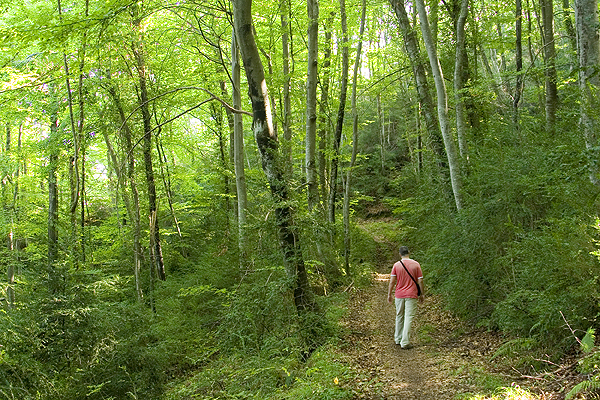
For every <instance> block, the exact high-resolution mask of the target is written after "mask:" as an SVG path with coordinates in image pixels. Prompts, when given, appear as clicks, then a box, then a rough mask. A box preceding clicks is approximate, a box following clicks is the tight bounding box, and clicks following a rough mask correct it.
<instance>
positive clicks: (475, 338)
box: [342, 274, 502, 400]
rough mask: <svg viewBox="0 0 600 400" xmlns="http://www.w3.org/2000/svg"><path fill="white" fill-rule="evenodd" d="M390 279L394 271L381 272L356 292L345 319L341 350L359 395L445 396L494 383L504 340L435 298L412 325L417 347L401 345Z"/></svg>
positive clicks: (401, 399) (390, 399) (402, 399)
mask: <svg viewBox="0 0 600 400" xmlns="http://www.w3.org/2000/svg"><path fill="white" fill-rule="evenodd" d="M388 280H389V275H385V274H377V275H376V276H375V277H374V280H373V285H372V286H371V287H370V288H369V289H368V290H358V291H355V292H354V293H353V297H352V299H351V307H350V312H349V314H348V316H347V317H346V318H345V322H344V323H345V325H346V328H347V331H348V332H349V334H348V335H347V339H346V343H345V346H343V349H342V351H343V356H344V358H345V360H346V362H347V363H348V364H349V365H351V366H352V367H353V368H354V369H355V370H356V376H358V377H359V378H358V380H357V381H356V382H352V383H350V385H352V386H354V390H355V392H356V393H357V395H356V397H357V398H360V399H369V400H370V399H386V400H396V399H397V400H413V399H414V400H444V399H454V398H456V395H457V394H461V393H476V392H478V391H479V390H481V388H482V387H485V386H486V385H490V386H491V385H493V383H494V382H489V383H488V382H485V381H484V380H485V379H491V378H490V377H493V376H494V375H491V374H490V373H488V371H487V369H488V365H489V363H490V361H489V359H490V356H491V355H492V354H493V353H494V352H495V351H496V350H497V349H498V347H499V346H500V345H501V344H502V339H501V338H500V337H499V336H498V335H496V334H494V333H490V332H486V331H483V330H480V329H475V328H473V327H467V326H465V325H464V324H463V323H461V322H460V321H459V320H457V319H456V318H454V317H453V316H452V315H451V314H450V313H449V312H447V311H445V310H443V308H442V306H441V305H440V302H439V299H438V298H436V297H433V296H429V297H427V298H426V300H425V302H424V304H421V305H419V309H418V311H417V315H416V317H415V321H414V324H413V335H412V337H413V340H412V341H413V343H414V344H415V347H414V348H413V349H410V350H403V349H401V348H400V346H398V345H396V344H395V343H394V341H393V333H394V306H393V305H392V304H389V303H387V287H388V286H387V285H388ZM498 379H499V378H498Z"/></svg>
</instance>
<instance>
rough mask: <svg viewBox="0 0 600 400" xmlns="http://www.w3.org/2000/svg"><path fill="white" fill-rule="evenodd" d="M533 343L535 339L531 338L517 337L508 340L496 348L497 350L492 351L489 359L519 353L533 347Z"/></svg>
mask: <svg viewBox="0 0 600 400" xmlns="http://www.w3.org/2000/svg"><path fill="white" fill-rule="evenodd" d="M534 344H535V340H534V339H532V338H518V339H513V340H509V341H508V342H506V343H504V344H503V345H502V346H500V347H499V348H498V350H496V352H495V353H494V355H493V356H492V357H491V359H490V360H494V359H495V358H498V357H502V356H506V355H513V354H515V353H519V352H521V351H527V350H531V349H532V348H533V345H534Z"/></svg>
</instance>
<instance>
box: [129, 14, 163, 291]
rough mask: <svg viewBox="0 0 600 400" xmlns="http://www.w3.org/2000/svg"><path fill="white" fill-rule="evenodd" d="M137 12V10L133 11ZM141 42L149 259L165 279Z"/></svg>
mask: <svg viewBox="0 0 600 400" xmlns="http://www.w3.org/2000/svg"><path fill="white" fill-rule="evenodd" d="M135 13H136V14H137V11H136V12H135ZM134 18H136V21H135V22H136V29H138V30H139V23H140V21H139V19H137V15H136V16H135V17H134ZM142 46H143V43H142V41H141V38H140V39H139V40H138V41H137V42H136V43H133V49H132V50H133V54H134V56H135V60H136V69H137V72H138V79H139V85H140V87H139V89H140V98H139V101H140V111H141V113H142V121H143V124H144V136H143V141H142V151H143V153H144V167H145V172H146V184H147V190H148V214H149V218H150V232H152V234H153V237H152V238H151V240H150V243H151V246H150V259H151V260H152V268H155V269H156V274H157V276H158V278H159V279H160V280H163V281H164V280H165V279H166V278H167V277H166V274H165V265H164V261H163V255H162V247H161V243H160V224H159V219H158V213H157V203H156V184H155V181H154V168H153V166H152V118H151V116H150V107H149V104H148V88H147V86H146V82H147V71H146V61H145V58H144V50H143V47H142Z"/></svg>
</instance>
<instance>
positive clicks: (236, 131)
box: [231, 31, 289, 264]
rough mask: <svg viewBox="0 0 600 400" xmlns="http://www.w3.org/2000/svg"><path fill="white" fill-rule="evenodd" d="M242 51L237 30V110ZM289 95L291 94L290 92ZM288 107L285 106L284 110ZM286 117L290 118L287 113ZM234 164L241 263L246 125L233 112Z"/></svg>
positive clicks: (239, 106)
mask: <svg viewBox="0 0 600 400" xmlns="http://www.w3.org/2000/svg"><path fill="white" fill-rule="evenodd" d="M239 55H240V51H239V48H238V44H237V38H236V36H235V31H234V32H233V35H232V38H231V79H232V86H233V89H232V105H233V108H235V109H236V110H241V109H242V94H241V92H240V87H241V86H240V85H241V83H240V82H241V66H240V57H239ZM288 96H289V94H288ZM285 109H286V107H285V106H284V110H285ZM284 118H288V117H287V114H286V116H285V117H284ZM286 127H287V124H286V122H285V121H284V123H283V132H284V135H285V132H286V129H287V128H286ZM233 165H234V169H235V187H236V194H237V213H238V248H239V250H240V264H242V263H243V262H244V254H245V250H246V207H247V203H248V197H247V192H246V173H245V170H244V125H243V121H242V114H240V113H234V114H233Z"/></svg>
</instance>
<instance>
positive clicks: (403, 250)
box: [399, 246, 410, 256]
mask: <svg viewBox="0 0 600 400" xmlns="http://www.w3.org/2000/svg"><path fill="white" fill-rule="evenodd" d="M399 252H400V255H401V256H407V255H408V253H410V251H408V247H406V246H400V249H399Z"/></svg>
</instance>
